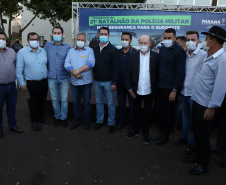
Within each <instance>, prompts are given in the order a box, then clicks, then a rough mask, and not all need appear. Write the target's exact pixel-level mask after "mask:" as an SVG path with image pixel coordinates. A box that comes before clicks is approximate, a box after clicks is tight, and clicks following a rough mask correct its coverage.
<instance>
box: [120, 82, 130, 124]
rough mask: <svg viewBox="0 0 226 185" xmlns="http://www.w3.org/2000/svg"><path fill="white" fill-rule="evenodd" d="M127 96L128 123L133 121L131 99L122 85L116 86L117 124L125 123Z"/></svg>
mask: <svg viewBox="0 0 226 185" xmlns="http://www.w3.org/2000/svg"><path fill="white" fill-rule="evenodd" d="M127 97H128V102H129V125H130V127H131V126H132V123H133V99H132V97H131V95H130V94H129V92H128V91H127V90H126V88H125V87H124V86H123V85H118V86H117V99H118V110H119V124H125V123H126V99H127Z"/></svg>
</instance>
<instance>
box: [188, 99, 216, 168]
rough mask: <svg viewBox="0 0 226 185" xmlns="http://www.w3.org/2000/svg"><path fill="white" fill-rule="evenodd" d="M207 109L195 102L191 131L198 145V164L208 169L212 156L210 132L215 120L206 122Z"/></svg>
mask: <svg viewBox="0 0 226 185" xmlns="http://www.w3.org/2000/svg"><path fill="white" fill-rule="evenodd" d="M206 109H207V107H204V106H201V105H199V104H198V103H196V102H195V101H193V105H192V118H191V129H192V131H193V133H194V137H195V143H196V147H197V148H196V154H195V155H196V158H197V160H198V163H199V164H201V165H203V166H205V167H207V166H208V164H209V156H210V149H211V144H210V130H211V125H212V123H213V120H208V121H207V120H204V119H203V116H204V112H205V110H206Z"/></svg>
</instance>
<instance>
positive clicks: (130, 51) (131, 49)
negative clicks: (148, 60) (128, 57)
mask: <svg viewBox="0 0 226 185" xmlns="http://www.w3.org/2000/svg"><path fill="white" fill-rule="evenodd" d="M130 46H131V45H130ZM120 51H121V52H122V53H123V54H127V53H130V54H131V53H132V51H133V47H132V46H131V47H130V50H129V52H127V53H124V52H123V48H121V49H120Z"/></svg>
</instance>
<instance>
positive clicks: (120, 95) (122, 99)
mask: <svg viewBox="0 0 226 185" xmlns="http://www.w3.org/2000/svg"><path fill="white" fill-rule="evenodd" d="M131 42H132V34H131V33H130V32H123V33H122V36H121V43H122V48H121V49H119V53H120V74H119V81H118V85H117V99H118V109H119V125H118V127H117V128H116V129H117V130H120V129H121V128H122V127H123V126H125V124H126V99H127V97H128V102H129V126H130V127H131V126H132V120H133V100H132V97H131V96H130V94H129V92H128V91H127V89H126V84H125V71H126V67H127V66H128V65H127V64H128V62H129V61H128V60H129V57H130V55H131V54H132V53H134V52H136V51H137V50H136V49H135V48H133V47H132V46H131Z"/></svg>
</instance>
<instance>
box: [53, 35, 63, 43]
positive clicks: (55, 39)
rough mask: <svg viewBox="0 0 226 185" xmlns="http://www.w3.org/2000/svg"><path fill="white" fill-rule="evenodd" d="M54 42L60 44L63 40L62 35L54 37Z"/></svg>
mask: <svg viewBox="0 0 226 185" xmlns="http://www.w3.org/2000/svg"><path fill="white" fill-rule="evenodd" d="M53 40H54V41H55V42H60V41H61V40H62V38H61V35H53Z"/></svg>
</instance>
